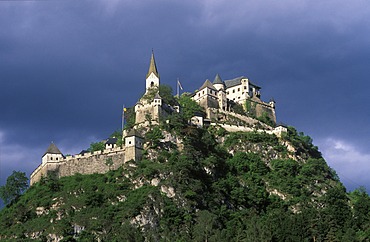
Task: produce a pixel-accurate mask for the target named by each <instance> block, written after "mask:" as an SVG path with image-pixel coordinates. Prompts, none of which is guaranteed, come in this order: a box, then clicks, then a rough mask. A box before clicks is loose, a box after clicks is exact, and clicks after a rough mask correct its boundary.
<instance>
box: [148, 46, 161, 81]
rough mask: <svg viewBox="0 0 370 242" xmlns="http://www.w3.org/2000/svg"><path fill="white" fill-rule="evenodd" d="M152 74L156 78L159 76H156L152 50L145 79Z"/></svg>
mask: <svg viewBox="0 0 370 242" xmlns="http://www.w3.org/2000/svg"><path fill="white" fill-rule="evenodd" d="M152 73H154V75H156V77H158V78H159V74H158V71H157V65H156V64H155V59H154V51H153V50H152V56H151V58H150V64H149V70H148V74H146V78H148V77H149V76H150V74H152Z"/></svg>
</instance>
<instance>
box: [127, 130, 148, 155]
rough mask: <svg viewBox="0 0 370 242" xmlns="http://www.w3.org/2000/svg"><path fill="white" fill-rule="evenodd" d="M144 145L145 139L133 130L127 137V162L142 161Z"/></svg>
mask: <svg viewBox="0 0 370 242" xmlns="http://www.w3.org/2000/svg"><path fill="white" fill-rule="evenodd" d="M143 143H144V139H143V138H142V137H141V135H140V134H139V133H138V132H137V131H136V130H135V129H132V130H131V131H130V132H128V134H127V136H126V137H125V150H126V152H125V162H127V161H130V160H134V161H138V160H141V157H142V153H143Z"/></svg>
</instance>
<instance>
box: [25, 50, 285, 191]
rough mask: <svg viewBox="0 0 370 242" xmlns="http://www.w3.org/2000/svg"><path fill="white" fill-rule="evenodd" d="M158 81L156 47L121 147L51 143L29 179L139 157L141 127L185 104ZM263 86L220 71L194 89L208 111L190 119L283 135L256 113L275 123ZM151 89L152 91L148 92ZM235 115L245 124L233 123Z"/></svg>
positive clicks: (110, 142) (103, 168)
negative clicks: (71, 150)
mask: <svg viewBox="0 0 370 242" xmlns="http://www.w3.org/2000/svg"><path fill="white" fill-rule="evenodd" d="M159 86H160V76H159V73H158V70H157V66H156V62H155V58H154V53H153V52H152V55H151V58H150V64H149V70H148V73H147V75H146V86H145V88H146V91H145V94H144V96H143V97H142V98H140V100H139V101H138V102H137V103H136V105H135V107H134V110H135V126H134V127H133V128H132V129H131V130H130V131H129V132H127V131H126V130H124V131H123V136H122V137H123V139H124V142H123V143H124V144H123V145H122V147H118V146H117V145H116V141H117V140H116V139H114V138H109V139H107V140H106V141H105V149H104V150H102V151H100V150H99V151H95V152H86V151H82V152H81V153H80V154H77V155H69V156H64V155H63V153H62V152H61V151H60V150H59V149H58V147H57V146H56V145H55V144H54V143H51V144H50V146H49V147H48V149H47V150H46V152H45V153H44V155H43V156H42V158H41V164H40V165H39V166H38V167H37V168H36V169H35V170H34V171H33V172H32V174H31V176H30V184H31V185H33V184H34V183H36V182H38V181H40V180H41V178H42V177H46V176H48V174H50V173H54V174H55V175H56V176H57V177H64V176H71V175H74V174H76V173H81V174H93V173H106V172H108V171H109V170H112V169H117V168H119V167H120V166H122V165H123V164H124V163H125V162H127V161H130V160H134V161H137V160H140V159H141V158H142V153H143V148H144V138H142V137H141V136H142V135H141V134H140V133H139V132H138V130H137V128H139V127H142V126H146V125H148V122H150V123H159V120H160V118H162V119H165V118H166V117H167V116H168V115H170V114H171V113H174V112H181V110H180V109H181V107H179V106H178V105H174V106H171V105H169V104H167V103H165V102H164V100H163V99H162V97H161V96H160V95H159V91H158V88H159ZM260 89H261V88H260V87H259V86H257V85H255V84H253V83H252V82H251V81H250V80H249V79H248V78H246V77H244V76H243V77H238V78H235V79H231V80H225V81H223V80H222V79H221V77H220V75H218V74H217V75H216V77H215V79H214V81H213V83H211V82H210V81H209V80H206V81H205V82H204V83H203V85H202V86H201V87H200V88H199V89H198V90H196V91H195V92H194V93H192V94H191V98H192V99H193V100H194V101H196V102H197V103H198V104H199V105H200V106H202V107H203V108H204V110H205V115H195V116H194V117H193V118H192V119H191V120H189V122H190V123H191V124H193V125H196V126H203V125H205V124H207V125H220V126H221V127H223V128H225V129H226V130H227V131H230V132H234V131H253V130H256V127H257V124H258V127H259V128H260V130H259V131H263V132H267V133H273V134H276V135H278V136H279V135H281V133H282V132H286V128H285V127H284V126H281V125H279V126H277V127H271V126H269V125H266V124H263V123H261V122H259V121H258V120H256V119H255V118H256V117H259V116H262V115H265V116H267V117H269V119H270V120H272V121H273V122H274V123H276V116H275V101H274V100H270V101H269V102H268V103H266V102H263V101H262V100H261V99H260V96H261V94H260ZM153 90H154V91H155V92H154V95H153V96H150V95H149V94H150V93H151V92H152V91H153ZM152 94H153V93H152ZM236 105H241V106H242V107H243V108H244V110H245V111H246V112H247V113H248V114H249V115H248V116H245V115H240V114H236V113H235V112H233V108H234V107H235V106H236ZM235 119H237V120H239V121H240V123H241V124H242V125H239V124H235V123H233V122H234V121H233V120H235Z"/></svg>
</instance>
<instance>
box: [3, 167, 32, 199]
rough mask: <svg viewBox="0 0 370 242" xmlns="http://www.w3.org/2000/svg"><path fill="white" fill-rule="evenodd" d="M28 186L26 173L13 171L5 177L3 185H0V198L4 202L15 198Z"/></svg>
mask: <svg viewBox="0 0 370 242" xmlns="http://www.w3.org/2000/svg"><path fill="white" fill-rule="evenodd" d="M27 187H28V178H27V177H26V173H24V172H20V171H13V173H12V174H11V175H10V176H9V177H8V178H7V179H6V184H5V186H2V187H0V198H1V199H2V200H3V201H4V202H5V203H6V204H8V203H11V202H12V201H14V200H16V199H17V198H18V197H19V196H20V195H21V194H22V193H23V192H24V191H25V190H26V188H27Z"/></svg>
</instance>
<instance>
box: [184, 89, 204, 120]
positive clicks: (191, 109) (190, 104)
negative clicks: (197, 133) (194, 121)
mask: <svg viewBox="0 0 370 242" xmlns="http://www.w3.org/2000/svg"><path fill="white" fill-rule="evenodd" d="M179 103H180V106H181V109H182V113H183V116H184V119H185V120H190V119H191V118H192V117H193V116H194V115H195V114H196V113H199V112H204V109H203V108H202V107H201V106H199V104H198V103H197V102H196V101H194V100H193V99H191V97H190V96H188V95H185V94H183V95H181V96H180V98H179Z"/></svg>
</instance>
